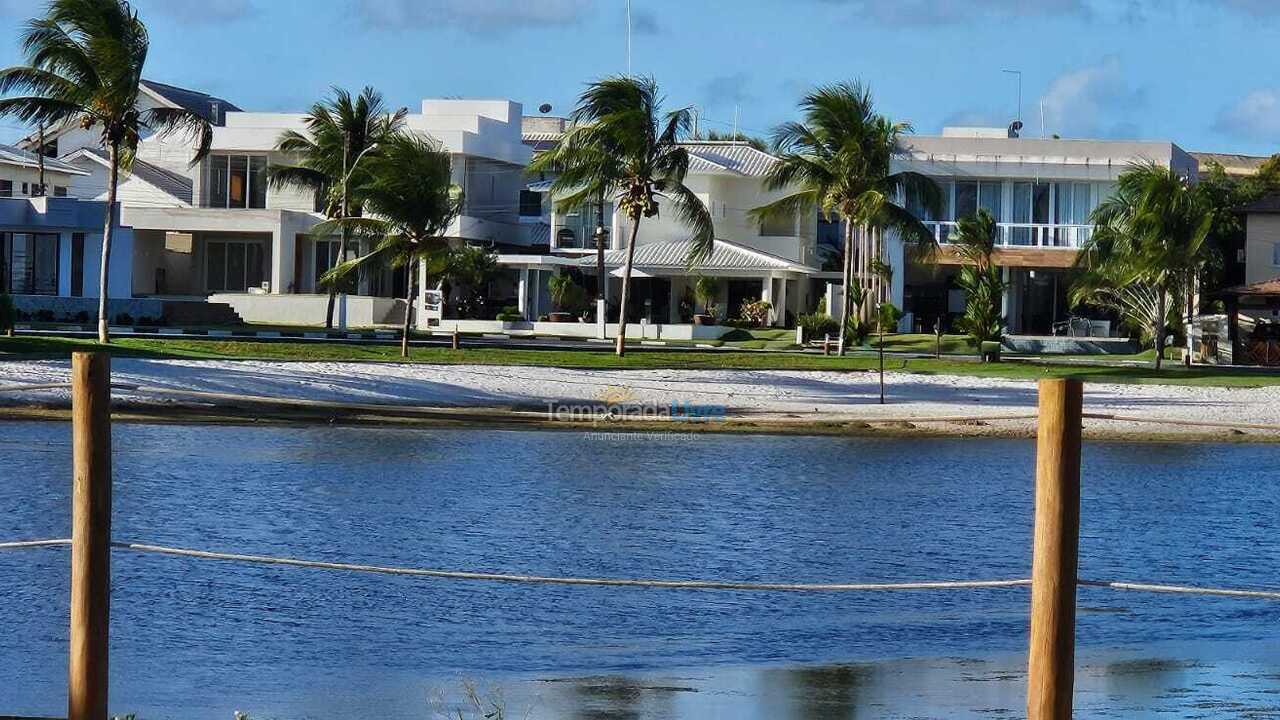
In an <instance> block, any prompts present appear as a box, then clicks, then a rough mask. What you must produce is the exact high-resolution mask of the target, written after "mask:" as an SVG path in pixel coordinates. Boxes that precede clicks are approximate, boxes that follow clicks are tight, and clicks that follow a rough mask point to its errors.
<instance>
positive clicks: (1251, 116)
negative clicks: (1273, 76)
mask: <svg viewBox="0 0 1280 720" xmlns="http://www.w3.org/2000/svg"><path fill="white" fill-rule="evenodd" d="M1213 129H1214V130H1217V131H1218V132H1220V133H1223V134H1226V135H1230V136H1232V137H1235V138H1239V139H1242V140H1255V141H1258V142H1267V143H1275V142H1276V141H1278V140H1280V90H1274V89H1268V88H1263V89H1259V90H1254V91H1253V92H1251V93H1249V94H1248V95H1245V96H1244V97H1243V98H1241V99H1240V100H1239V101H1237V102H1235V103H1233V104H1231V105H1227V106H1226V107H1224V108H1222V110H1220V111H1219V112H1218V119H1217V121H1216V122H1215V123H1214V124H1213Z"/></svg>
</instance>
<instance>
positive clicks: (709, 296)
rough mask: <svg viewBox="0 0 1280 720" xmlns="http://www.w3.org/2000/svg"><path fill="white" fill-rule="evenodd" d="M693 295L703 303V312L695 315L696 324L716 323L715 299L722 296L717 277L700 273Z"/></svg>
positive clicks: (694, 321)
mask: <svg viewBox="0 0 1280 720" xmlns="http://www.w3.org/2000/svg"><path fill="white" fill-rule="evenodd" d="M693 296H694V297H695V298H697V300H698V302H700V303H702V314H701V315H694V316H693V324H694V325H715V324H716V313H715V311H716V306H715V300H716V298H718V297H720V283H718V282H716V280H715V278H709V277H707V276H705V275H699V276H698V279H697V280H696V281H694V283H693Z"/></svg>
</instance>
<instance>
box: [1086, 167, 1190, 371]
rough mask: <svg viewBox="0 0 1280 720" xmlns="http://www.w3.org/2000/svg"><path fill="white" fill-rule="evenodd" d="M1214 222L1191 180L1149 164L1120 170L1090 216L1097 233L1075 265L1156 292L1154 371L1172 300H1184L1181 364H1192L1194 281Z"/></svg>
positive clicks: (1160, 350) (1162, 347)
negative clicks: (1184, 342)
mask: <svg viewBox="0 0 1280 720" xmlns="http://www.w3.org/2000/svg"><path fill="white" fill-rule="evenodd" d="M1213 218H1214V215H1213V212H1212V208H1211V207H1210V205H1209V203H1207V202H1206V201H1205V198H1204V197H1203V196H1202V195H1201V193H1200V192H1199V191H1198V190H1197V189H1196V187H1195V186H1193V185H1192V184H1191V182H1190V180H1189V179H1188V178H1185V177H1183V176H1181V175H1179V174H1178V173H1177V172H1176V171H1175V170H1173V169H1172V168H1167V167H1162V166H1160V165H1158V164H1156V163H1154V162H1144V163H1135V164H1134V165H1131V166H1130V168H1129V169H1128V170H1126V171H1125V172H1123V173H1121V174H1120V177H1119V179H1118V180H1117V182H1116V192H1115V194H1114V195H1113V196H1112V197H1110V198H1108V199H1107V200H1105V201H1103V202H1102V204H1100V205H1099V206H1098V207H1097V209H1095V210H1094V212H1093V216H1092V218H1091V221H1092V222H1093V224H1094V226H1095V230H1094V232H1093V233H1092V234H1091V236H1090V237H1089V239H1088V240H1087V241H1086V243H1085V245H1084V247H1083V252H1082V253H1081V255H1080V257H1079V258H1078V259H1077V264H1078V265H1079V266H1080V267H1084V268H1087V269H1092V270H1094V271H1095V273H1094V277H1095V278H1106V277H1110V278H1112V279H1114V280H1117V281H1123V280H1124V279H1128V280H1129V281H1130V282H1140V283H1144V284H1146V285H1149V286H1150V287H1151V288H1153V289H1154V290H1155V293H1156V308H1155V312H1154V313H1152V314H1151V319H1152V322H1153V323H1158V326H1156V325H1155V324H1153V327H1152V331H1153V334H1154V335H1155V347H1156V358H1155V367H1156V369H1157V370H1159V369H1160V367H1161V364H1162V361H1163V356H1164V344H1165V331H1164V322H1165V318H1166V316H1167V315H1168V310H1167V308H1168V305H1167V303H1168V302H1169V301H1170V299H1174V300H1177V299H1179V298H1181V299H1182V300H1183V301H1185V306H1184V307H1185V312H1186V315H1185V318H1184V321H1183V322H1184V327H1185V329H1186V336H1187V345H1188V347H1187V352H1186V353H1185V355H1184V361H1185V362H1186V363H1187V364H1190V362H1191V348H1190V344H1191V329H1192V327H1191V326H1192V321H1193V320H1194V318H1195V295H1196V278H1197V277H1199V275H1200V271H1201V269H1202V268H1203V267H1204V264H1205V261H1206V260H1207V257H1208V255H1209V253H1210V248H1209V244H1208V243H1207V242H1206V238H1207V237H1208V235H1209V231H1210V230H1211V229H1212V227H1213Z"/></svg>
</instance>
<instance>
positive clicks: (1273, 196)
mask: <svg viewBox="0 0 1280 720" xmlns="http://www.w3.org/2000/svg"><path fill="white" fill-rule="evenodd" d="M1239 212H1242V213H1280V193H1269V194H1267V195H1263V196H1262V197H1260V198H1258V199H1257V200H1254V201H1253V202H1251V203H1249V204H1248V205H1245V206H1244V207H1242V208H1240V210H1239Z"/></svg>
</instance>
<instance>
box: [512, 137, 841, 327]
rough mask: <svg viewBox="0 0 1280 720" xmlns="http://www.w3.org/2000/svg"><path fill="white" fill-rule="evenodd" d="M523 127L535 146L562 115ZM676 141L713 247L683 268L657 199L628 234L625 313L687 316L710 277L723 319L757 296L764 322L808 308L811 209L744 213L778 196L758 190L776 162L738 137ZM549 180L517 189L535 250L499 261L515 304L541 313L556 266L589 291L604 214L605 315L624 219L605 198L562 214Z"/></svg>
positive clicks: (613, 291) (674, 319)
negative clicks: (512, 275)
mask: <svg viewBox="0 0 1280 720" xmlns="http://www.w3.org/2000/svg"><path fill="white" fill-rule="evenodd" d="M525 127H526V132H525V135H524V137H525V142H526V143H528V144H529V145H530V146H531V147H533V148H535V149H537V150H541V149H545V148H547V147H549V146H551V145H552V144H553V143H554V142H556V140H558V139H559V137H560V136H561V135H562V134H563V132H564V121H563V120H562V119H561V118H545V117H543V118H527V119H526V123H525ZM683 146H684V147H685V149H687V150H688V152H689V155H690V160H691V162H690V167H689V174H688V176H687V177H686V179H685V184H686V185H687V186H688V187H689V188H690V189H691V190H692V191H693V192H694V193H695V194H697V196H698V197H699V198H700V199H701V200H702V202H703V204H705V205H706V206H707V209H708V210H710V212H711V215H712V218H713V220H714V225H715V237H716V241H715V249H714V252H712V254H711V256H710V257H709V258H707V259H706V261H704V262H703V263H702V264H701V265H699V266H698V267H696V268H692V269H691V268H689V267H687V266H686V262H685V259H686V257H687V256H688V251H689V247H690V241H689V239H688V236H689V232H688V229H687V228H685V227H684V226H683V225H682V224H681V223H680V222H679V221H678V220H677V219H676V217H675V216H674V213H673V212H671V210H670V208H669V207H668V206H667V203H666V202H665V201H659V212H658V215H657V216H656V217H653V218H645V219H644V220H642V221H641V223H640V230H639V234H638V235H637V237H636V255H635V262H634V269H633V273H632V278H633V294H632V297H631V299H630V300H629V305H630V307H629V308H628V312H627V317H628V319H629V320H631V321H638V320H641V319H645V320H648V321H649V322H654V323H679V322H681V321H682V320H683V321H684V322H688V317H687V315H688V312H687V310H689V309H690V308H689V307H688V302H689V297H690V295H691V293H692V286H693V283H694V281H695V280H696V278H697V276H699V275H703V276H707V277H712V278H716V279H717V280H719V287H720V297H719V299H718V300H717V301H716V303H715V304H716V305H717V306H718V311H719V315H720V317H722V318H723V317H725V316H736V315H737V313H738V311H739V309H740V307H741V305H742V303H743V302H748V301H753V300H760V299H764V300H768V301H769V302H770V303H771V304H772V305H773V308H774V309H773V311H772V318H771V319H772V321H773V322H774V323H775V324H783V323H784V322H786V321H787V318H792V319H794V317H795V316H796V315H798V314H800V313H803V312H807V311H808V310H809V309H811V307H812V305H813V303H814V302H816V298H814V297H812V292H811V290H810V282H809V277H810V276H812V275H814V274H816V273H818V268H817V266H819V265H821V262H820V261H819V259H818V257H817V250H816V237H817V217H816V215H813V216H805V217H795V218H788V219H785V220H782V221H774V222H767V223H760V222H758V221H756V220H754V219H753V218H751V217H750V216H749V214H748V213H749V212H750V211H751V210H752V209H754V208H756V207H759V206H761V205H764V204H767V203H769V202H771V201H773V200H775V199H777V198H780V197H782V196H783V195H784V194H785V193H784V192H782V191H767V190H766V189H765V187H764V176H765V173H766V172H767V171H768V169H769V168H770V167H771V166H772V165H773V163H774V162H776V161H777V159H776V158H775V157H774V156H772V155H770V154H768V153H766V152H763V151H760V150H757V149H755V148H753V147H751V146H749V145H747V144H745V143H741V142H718V141H691V142H686V143H683ZM550 180H551V179H550V178H531V182H530V183H529V184H528V185H527V186H526V187H525V190H524V191H523V192H522V193H521V203H520V209H521V216H522V217H521V220H522V222H523V223H524V224H525V227H526V236H527V238H528V240H527V245H528V246H529V247H530V249H531V250H536V252H529V251H515V252H511V253H505V254H501V255H499V258H498V260H499V262H500V263H501V264H502V265H504V266H506V267H508V268H512V269H513V270H514V271H516V272H517V273H518V276H519V287H520V292H519V293H518V299H519V303H520V304H519V307H520V310H521V312H522V313H523V314H524V315H525V316H526V317H527V318H529V319H530V320H533V319H536V318H537V317H538V316H540V315H543V314H546V313H548V312H550V311H551V310H552V308H551V306H550V302H549V299H548V297H547V293H546V283H547V280H548V279H549V278H550V277H551V276H552V275H554V274H556V273H558V272H573V273H575V275H578V276H580V277H581V280H582V283H583V285H584V286H585V287H586V288H587V289H588V291H589V292H591V293H592V294H594V293H595V292H596V289H597V288H598V287H599V284H598V283H599V281H598V278H597V271H596V264H597V258H596V250H595V239H594V237H595V228H596V227H597V223H598V222H600V220H601V218H603V223H604V227H605V228H606V229H607V246H606V253H605V272H606V274H607V275H608V276H609V277H608V281H607V282H606V283H605V296H606V298H607V299H608V300H609V301H610V303H611V309H610V314H611V319H613V317H616V313H617V307H616V303H617V298H618V296H619V294H620V291H621V288H620V285H621V275H622V268H623V266H624V265H625V262H626V253H625V251H624V248H625V247H626V243H627V241H628V240H629V238H630V235H631V228H630V225H629V223H628V221H627V219H626V218H625V217H624V216H623V215H622V214H621V213H615V212H613V203H612V202H611V201H610V200H608V199H606V201H605V204H604V207H603V211H602V210H601V208H600V207H598V206H597V205H596V204H592V205H591V206H589V207H585V208H582V209H581V210H578V211H574V212H570V213H561V212H559V211H558V210H557V209H556V208H555V207H554V202H553V198H551V197H549V189H550V184H551V181H550ZM682 302H683V303H684V304H685V310H686V312H684V313H682V308H681V305H682ZM698 310H699V311H700V310H701V308H700V307H699V308H698ZM682 314H683V315H684V316H685V317H682Z"/></svg>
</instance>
